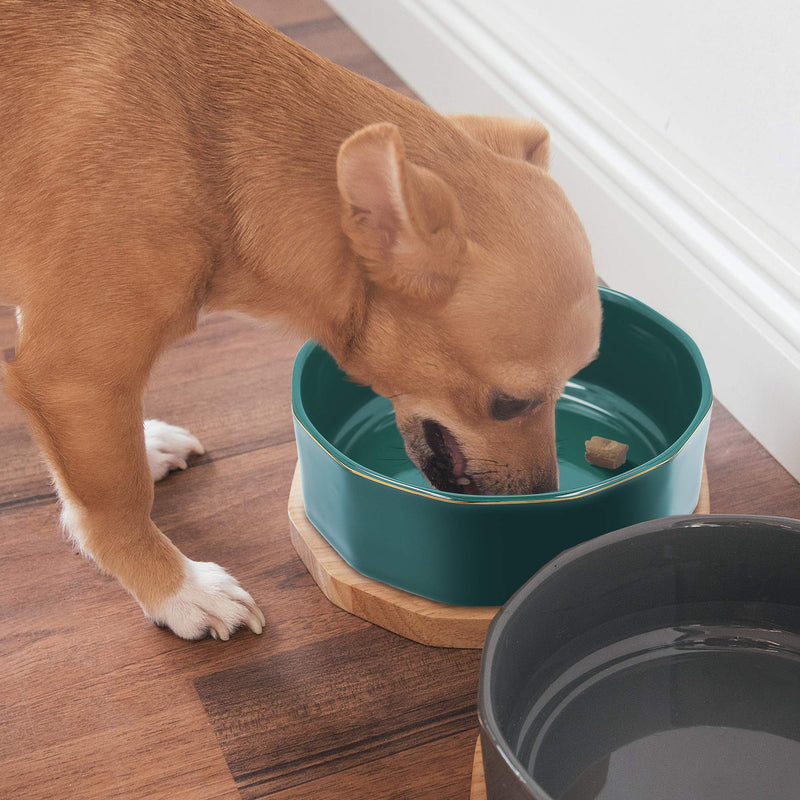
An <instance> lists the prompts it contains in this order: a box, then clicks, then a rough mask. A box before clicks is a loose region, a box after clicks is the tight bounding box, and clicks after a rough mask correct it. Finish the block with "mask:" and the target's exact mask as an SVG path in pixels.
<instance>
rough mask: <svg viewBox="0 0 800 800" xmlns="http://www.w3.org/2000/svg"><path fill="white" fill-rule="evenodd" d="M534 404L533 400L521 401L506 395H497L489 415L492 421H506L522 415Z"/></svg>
mask: <svg viewBox="0 0 800 800" xmlns="http://www.w3.org/2000/svg"><path fill="white" fill-rule="evenodd" d="M534 404H535V401H534V400H523V399H521V398H519V397H511V396H510V395H507V394H502V393H501V394H497V395H495V396H494V398H493V400H492V406H491V410H490V413H491V415H492V418H493V419H496V420H501V421H502V420H507V419H513V418H514V417H518V416H519V415H520V414H524V413H525V412H526V411H527V410H528V409H529V408H531V407H532V406H533V405H534Z"/></svg>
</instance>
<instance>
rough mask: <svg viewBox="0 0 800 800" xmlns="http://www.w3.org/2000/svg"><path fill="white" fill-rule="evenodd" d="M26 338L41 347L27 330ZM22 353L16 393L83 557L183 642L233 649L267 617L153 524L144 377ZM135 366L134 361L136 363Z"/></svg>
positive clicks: (49, 353) (47, 351) (43, 352)
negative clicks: (231, 642)
mask: <svg viewBox="0 0 800 800" xmlns="http://www.w3.org/2000/svg"><path fill="white" fill-rule="evenodd" d="M25 338H26V339H27V340H28V341H35V331H32V330H30V328H27V327H26V331H25ZM49 344H50V345H51V346H50V347H47V346H45V347H33V346H26V347H22V349H21V351H20V352H19V354H18V356H17V358H16V359H15V360H14V361H13V362H12V363H11V364H9V365H7V367H6V386H7V388H8V390H9V392H10V394H11V396H12V397H13V398H14V399H15V400H16V401H17V402H18V403H19V404H20V405H21V406H22V407H23V408H24V409H25V410H26V411H27V412H28V414H29V416H30V418H31V421H32V424H33V428H34V433H35V435H36V438H37V440H38V442H39V444H40V446H41V448H42V450H43V452H44V454H45V457H46V459H47V462H48V464H49V466H50V469H51V471H52V474H53V478H54V481H55V485H56V488H57V490H58V494H59V497H60V499H61V503H62V522H63V524H64V527H65V528H66V530H67V532H68V533H69V535H70V537H71V538H72V539H73V540H74V541H75V543H76V544H77V546H78V547H79V548H80V550H81V551H82V552H83V553H84V554H85V555H87V556H89V557H90V558H92V559H93V560H94V561H95V562H96V563H97V564H98V565H99V566H100V568H101V569H103V570H104V571H106V572H108V573H110V574H112V575H114V576H115V577H116V578H117V579H118V580H119V581H120V583H122V585H123V586H124V587H125V588H126V589H128V591H130V592H131V594H133V596H134V597H135V598H136V599H137V600H138V602H139V604H140V605H141V607H142V609H143V610H144V612H145V614H146V615H147V616H148V617H149V618H150V619H152V620H153V621H154V622H156V623H157V624H159V625H165V626H167V627H169V628H171V629H172V630H173V631H174V632H175V633H176V634H177V635H178V636H181V637H183V638H186V639H198V638H202V637H204V636H206V635H207V634H209V633H210V634H211V635H212V636H214V637H215V638H220V639H227V638H228V637H229V636H230V634H231V633H232V632H233V631H234V630H235V629H236V628H238V627H240V626H241V625H247V626H248V627H250V629H251V630H253V631H254V632H256V633H260V632H261V630H262V628H263V625H264V617H263V615H262V614H261V612H260V611H259V610H258V608H257V607H256V605H255V603H254V601H253V599H252V598H251V597H250V595H249V594H248V593H247V592H245V591H244V590H243V589H242V588H241V587H240V586H239V584H238V582H237V581H236V579H235V578H233V577H232V576H231V575H229V574H228V573H227V572H226V571H225V570H224V569H222V567H220V566H218V565H217V564H214V563H208V562H197V561H192V560H190V559H189V558H187V557H186V556H184V555H183V554H182V553H181V552H180V551H179V550H178V549H177V548H176V547H175V545H173V543H172V542H171V541H170V540H169V539H168V538H167V537H166V536H165V535H164V534H163V533H162V532H161V531H160V530H159V529H158V528H157V527H156V526H155V525H154V524H153V522H152V521H151V519H150V511H151V508H152V503H153V493H154V491H153V477H154V476H153V475H152V474H151V468H150V466H149V464H148V458H147V453H146V449H145V435H144V428H143V425H142V410H141V399H140V398H141V384H142V383H143V381H142V380H140V378H139V376H136V375H134V374H132V371H133V370H132V368H131V369H130V370H129V372H128V374H127V375H122V374H120V373H119V372H117V374H115V376H114V380H113V381H109V380H108V372H107V371H106V370H104V369H103V366H105V365H101V364H99V363H92V359H91V357H90V356H89V355H87V350H84V351H83V353H81V354H80V355H78V356H77V357H76V354H75V353H74V352H73V353H72V354H71V356H72V357H71V358H54V357H53V352H54V350H58V349H59V348H58V347H57V345H55V346H54V343H53V342H52V341H51V342H50V343H49ZM128 363H131V361H128Z"/></svg>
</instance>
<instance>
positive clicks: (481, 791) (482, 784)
mask: <svg viewBox="0 0 800 800" xmlns="http://www.w3.org/2000/svg"><path fill="white" fill-rule="evenodd" d="M469 800H486V779H485V778H484V774H483V750H482V749H481V737H480V736H479V737H478V741H477V742H475V755H474V756H473V758H472V785H471V787H470V791H469Z"/></svg>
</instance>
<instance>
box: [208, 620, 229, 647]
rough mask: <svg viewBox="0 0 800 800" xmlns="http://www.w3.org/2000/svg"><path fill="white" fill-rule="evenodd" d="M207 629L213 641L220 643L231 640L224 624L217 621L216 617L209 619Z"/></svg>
mask: <svg viewBox="0 0 800 800" xmlns="http://www.w3.org/2000/svg"><path fill="white" fill-rule="evenodd" d="M208 622H209V628H208V632H209V633H210V634H211V637H212V638H213V639H217V640H218V641H221V642H227V641H228V639H230V638H231V635H230V633H229V632H228V628H227V627H226V626H225V623H224V622H223V621H222V620H221V619H217V618H216V617H209V620H208Z"/></svg>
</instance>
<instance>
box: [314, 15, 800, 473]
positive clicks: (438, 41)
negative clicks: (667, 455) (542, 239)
mask: <svg viewBox="0 0 800 800" xmlns="http://www.w3.org/2000/svg"><path fill="white" fill-rule="evenodd" d="M328 2H329V3H330V5H331V6H333V7H334V9H335V10H336V11H337V12H338V13H339V14H340V15H341V16H342V17H343V18H344V19H345V20H346V21H347V23H348V24H349V25H350V26H351V27H352V28H353V29H354V30H355V31H356V32H357V33H359V34H360V35H361V36H362V37H363V38H364V39H365V40H366V41H367V42H368V43H369V44H370V45H371V46H372V47H373V49H375V51H376V52H377V53H378V54H379V55H380V56H381V57H382V58H383V59H384V60H385V61H386V62H387V63H388V64H389V65H390V66H391V67H392V68H393V69H394V70H395V71H396V72H397V73H398V74H399V75H400V76H401V77H402V78H403V80H404V81H405V82H406V83H408V85H409V86H411V88H412V89H414V90H415V91H416V92H417V93H418V94H419V95H420V96H421V97H422V98H423V99H424V100H425V101H426V102H427V103H429V104H430V105H431V106H433V107H434V108H436V109H437V110H439V111H441V112H444V113H449V112H472V113H495V114H496V113H500V114H511V115H515V116H532V117H536V118H538V119H541V120H542V121H543V122H544V123H545V124H546V125H548V127H549V128H550V130H551V135H552V144H553V148H552V150H553V155H552V170H551V171H552V173H553V176H554V177H555V178H556V179H557V180H558V181H559V183H561V185H562V186H563V187H564V189H565V190H566V192H567V194H568V196H569V197H570V200H571V201H572V203H573V205H574V206H575V208H576V210H577V211H578V214H579V215H580V216H581V219H582V220H583V222H584V225H585V227H586V229H587V232H588V234H589V238H590V240H591V241H592V248H593V252H594V255H595V263H596V266H597V270H598V273H599V274H600V276H601V277H602V278H603V279H604V280H605V281H606V282H607V283H608V284H609V285H610V286H612V287H613V288H616V289H620V290H621V291H624V292H628V293H630V294H632V295H634V296H636V297H638V298H640V299H641V300H643V301H644V302H646V303H648V304H649V305H651V306H653V307H654V308H656V309H657V310H659V311H660V312H661V313H663V314H665V315H666V316H667V317H669V318H670V319H672V320H674V321H675V322H676V323H677V324H678V325H680V326H681V327H683V328H684V329H685V330H686V331H687V332H688V333H689V334H690V335H691V336H692V337H693V338H694V339H695V341H697V343H698V345H699V346H700V348H701V350H702V352H703V354H704V357H705V359H706V363H707V364H708V368H709V372H710V373H711V379H712V383H713V386H714V392H715V395H716V396H717V397H718V398H719V399H720V400H721V401H722V402H723V403H724V405H725V406H726V407H727V408H728V409H729V410H730V411H731V413H733V414H734V415H735V416H736V417H737V418H738V419H739V420H740V422H742V424H743V425H744V426H745V427H746V428H747V429H748V430H749V431H750V432H751V433H752V434H753V435H754V436H755V437H756V438H757V439H758V440H759V441H760V442H761V443H762V444H763V445H764V446H765V447H766V448H767V450H769V451H770V452H771V453H772V455H773V456H775V458H776V459H777V460H778V461H779V462H780V463H781V464H783V466H784V467H785V468H786V469H787V470H788V471H789V472H790V473H791V474H792V475H793V476H794V477H795V478H796V479H798V480H800V254H798V253H797V251H796V250H792V248H791V247H789V246H788V245H787V243H786V242H785V241H783V240H780V239H779V238H778V237H776V236H775V235H774V233H773V232H772V231H771V230H770V229H769V226H768V225H767V224H765V223H764V222H763V221H762V220H759V219H757V218H754V217H753V216H752V215H751V214H749V212H747V211H746V210H745V209H744V208H743V207H742V206H740V205H739V204H737V201H736V200H735V198H730V197H725V196H723V195H722V194H720V193H719V192H715V191H714V190H713V188H714V187H711V188H709V187H708V186H707V185H706V184H705V182H704V180H705V179H704V176H703V175H702V174H700V173H699V172H696V171H693V170H692V167H691V165H689V164H686V163H685V162H683V161H682V160H681V156H680V154H679V153H676V152H672V151H670V150H669V148H668V147H665V146H663V143H659V142H654V141H653V140H649V139H648V137H647V132H646V131H642V130H641V129H639V128H637V124H636V120H635V118H631V116H630V112H627V116H626V112H625V110H623V109H619V108H616V107H615V106H614V102H613V98H611V97H610V96H604V95H603V93H602V91H601V90H599V89H598V87H596V86H590V85H586V81H585V80H583V82H582V76H580V75H578V74H577V73H576V72H575V71H574V70H572V69H571V67H570V64H569V63H568V60H567V59H564V58H562V57H561V55H560V54H559V53H557V52H554V51H553V50H552V49H548V47H547V44H546V43H545V42H542V41H538V40H537V39H536V38H535V31H531V30H529V29H524V25H520V24H519V20H515V19H513V17H511V16H509V15H504V11H503V7H504V4H503V2H502V0H496V2H495V3H494V4H492V19H491V25H489V26H487V25H486V20H485V19H484V20H482V21H480V22H479V21H478V20H477V19H475V18H474V17H473V16H472V11H471V8H475V7H477V6H478V5H479V4H478V3H477V2H476V1H475V0H381V2H379V3H377V2H374V0H328ZM483 6H484V7H486V6H487V4H483Z"/></svg>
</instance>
